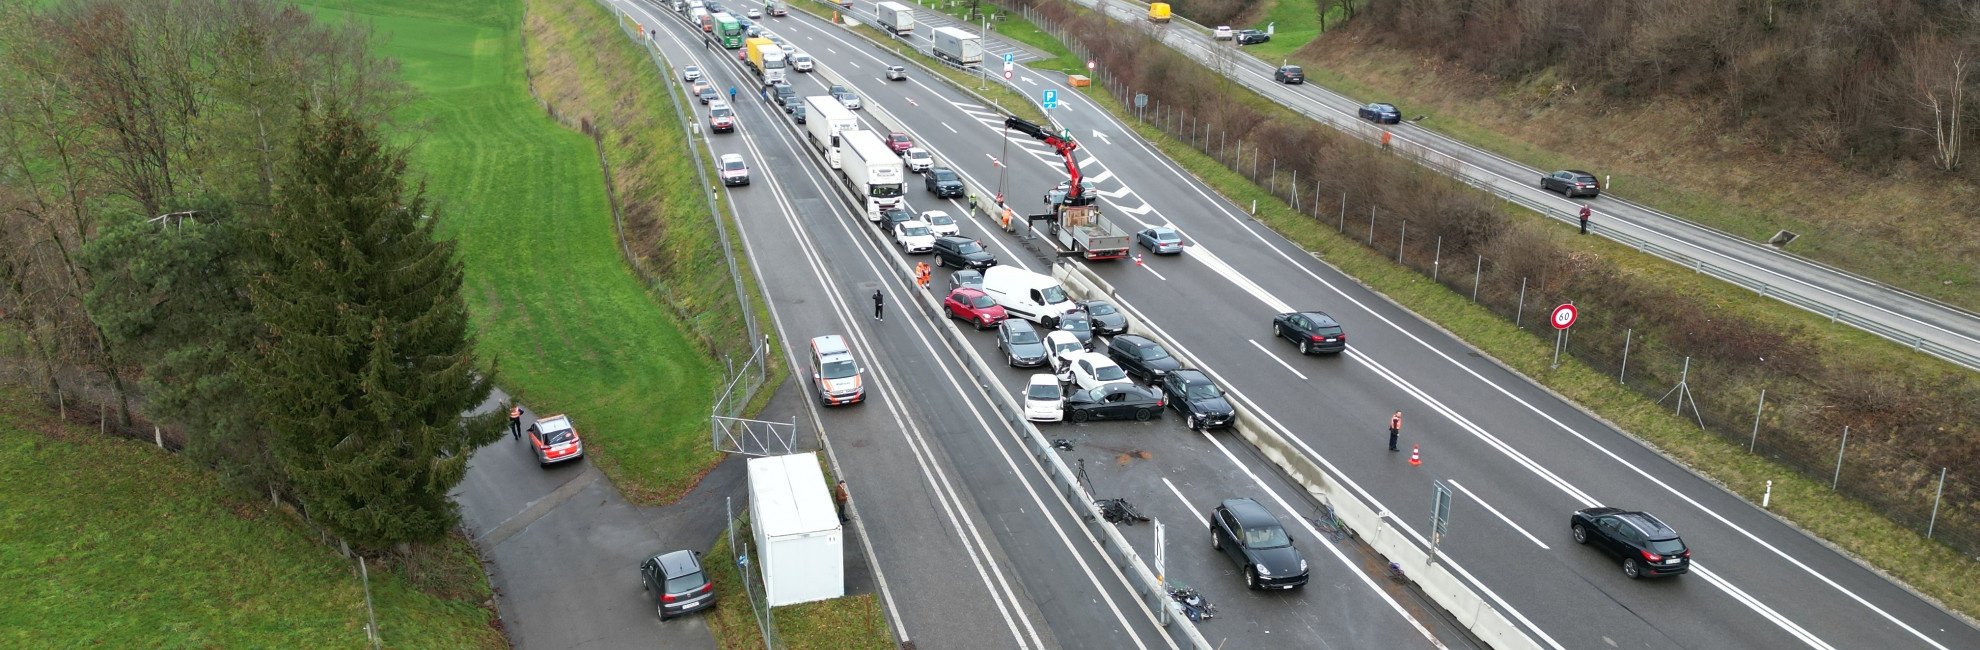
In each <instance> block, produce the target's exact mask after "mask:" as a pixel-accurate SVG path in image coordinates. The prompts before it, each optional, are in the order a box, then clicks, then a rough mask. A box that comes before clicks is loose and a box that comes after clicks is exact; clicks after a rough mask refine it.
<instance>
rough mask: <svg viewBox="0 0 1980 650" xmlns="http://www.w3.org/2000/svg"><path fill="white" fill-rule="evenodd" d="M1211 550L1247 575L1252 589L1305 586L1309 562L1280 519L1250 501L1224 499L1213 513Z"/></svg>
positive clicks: (1246, 579)
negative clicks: (1229, 559)
mask: <svg viewBox="0 0 1980 650" xmlns="http://www.w3.org/2000/svg"><path fill="white" fill-rule="evenodd" d="M1210 546H1211V548H1215V549H1217V550H1219V551H1223V552H1224V555H1226V556H1229V557H1230V558H1231V561H1232V562H1235V563H1237V565H1238V567H1239V568H1240V569H1242V570H1243V571H1244V586H1246V587H1250V588H1252V589H1297V588H1299V587H1302V586H1305V585H1306V558H1304V557H1301V556H1300V554H1299V549H1298V548H1294V547H1293V545H1292V536H1291V535H1287V534H1286V529H1285V527H1284V526H1280V525H1279V518H1278V517H1274V516H1272V513H1271V512H1270V511H1268V510H1266V509H1265V506H1262V505H1258V502H1257V501H1253V500H1251V499H1225V500H1224V502H1223V503H1221V504H1218V505H1217V508H1216V509H1215V510H1212V511H1210Z"/></svg>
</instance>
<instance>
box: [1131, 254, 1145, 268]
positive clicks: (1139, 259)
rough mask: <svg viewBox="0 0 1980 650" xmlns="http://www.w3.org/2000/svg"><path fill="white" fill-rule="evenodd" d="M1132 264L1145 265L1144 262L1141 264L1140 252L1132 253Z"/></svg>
mask: <svg viewBox="0 0 1980 650" xmlns="http://www.w3.org/2000/svg"><path fill="white" fill-rule="evenodd" d="M1134 265H1135V266H1147V265H1146V264H1142V263H1141V254H1140V253H1135V254H1134Z"/></svg>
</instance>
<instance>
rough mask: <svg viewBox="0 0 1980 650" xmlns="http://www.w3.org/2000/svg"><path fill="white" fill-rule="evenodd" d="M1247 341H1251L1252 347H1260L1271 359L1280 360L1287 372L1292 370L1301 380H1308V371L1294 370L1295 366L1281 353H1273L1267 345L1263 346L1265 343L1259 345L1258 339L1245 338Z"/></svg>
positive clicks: (1259, 349)
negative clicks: (1282, 357)
mask: <svg viewBox="0 0 1980 650" xmlns="http://www.w3.org/2000/svg"><path fill="white" fill-rule="evenodd" d="M1245 341H1246V342H1248V343H1250V344H1251V347H1254V348H1258V351H1259V352H1263V353H1265V356H1267V357H1271V359H1272V360H1273V361H1277V362H1279V365H1280V366H1281V367H1284V368H1285V369H1286V372H1290V373H1292V374H1295V375H1299V378H1300V380H1301V381H1306V380H1307V379H1306V373H1303V372H1300V371H1298V370H1294V369H1293V367H1292V364H1290V363H1286V360H1285V359H1281V358H1279V355H1276V354H1272V351H1271V350H1267V349H1265V346H1263V345H1259V344H1258V341H1257V339H1245Z"/></svg>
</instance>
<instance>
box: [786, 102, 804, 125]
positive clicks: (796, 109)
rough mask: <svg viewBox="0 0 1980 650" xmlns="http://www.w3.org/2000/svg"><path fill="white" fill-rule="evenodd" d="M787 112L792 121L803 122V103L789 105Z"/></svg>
mask: <svg viewBox="0 0 1980 650" xmlns="http://www.w3.org/2000/svg"><path fill="white" fill-rule="evenodd" d="M788 112H789V113H790V114H791V121H792V122H796V123H798V124H803V123H804V104H797V105H794V106H792V107H790V109H789V111H788Z"/></svg>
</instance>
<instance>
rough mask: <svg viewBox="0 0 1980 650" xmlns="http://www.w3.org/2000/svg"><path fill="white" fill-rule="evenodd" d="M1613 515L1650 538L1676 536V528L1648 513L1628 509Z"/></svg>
mask: <svg viewBox="0 0 1980 650" xmlns="http://www.w3.org/2000/svg"><path fill="white" fill-rule="evenodd" d="M1615 515H1616V518H1617V519H1621V520H1623V521H1627V522H1629V523H1630V525H1632V526H1636V529H1637V530H1640V531H1643V535H1644V536H1645V537H1648V538H1650V539H1676V538H1677V536H1678V533H1677V530H1676V529H1674V528H1671V527H1670V525H1669V524H1665V523H1664V522H1663V520H1660V519H1658V518H1657V517H1656V516H1655V515H1651V514H1650V513H1647V512H1640V511H1630V512H1618V513H1615Z"/></svg>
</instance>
